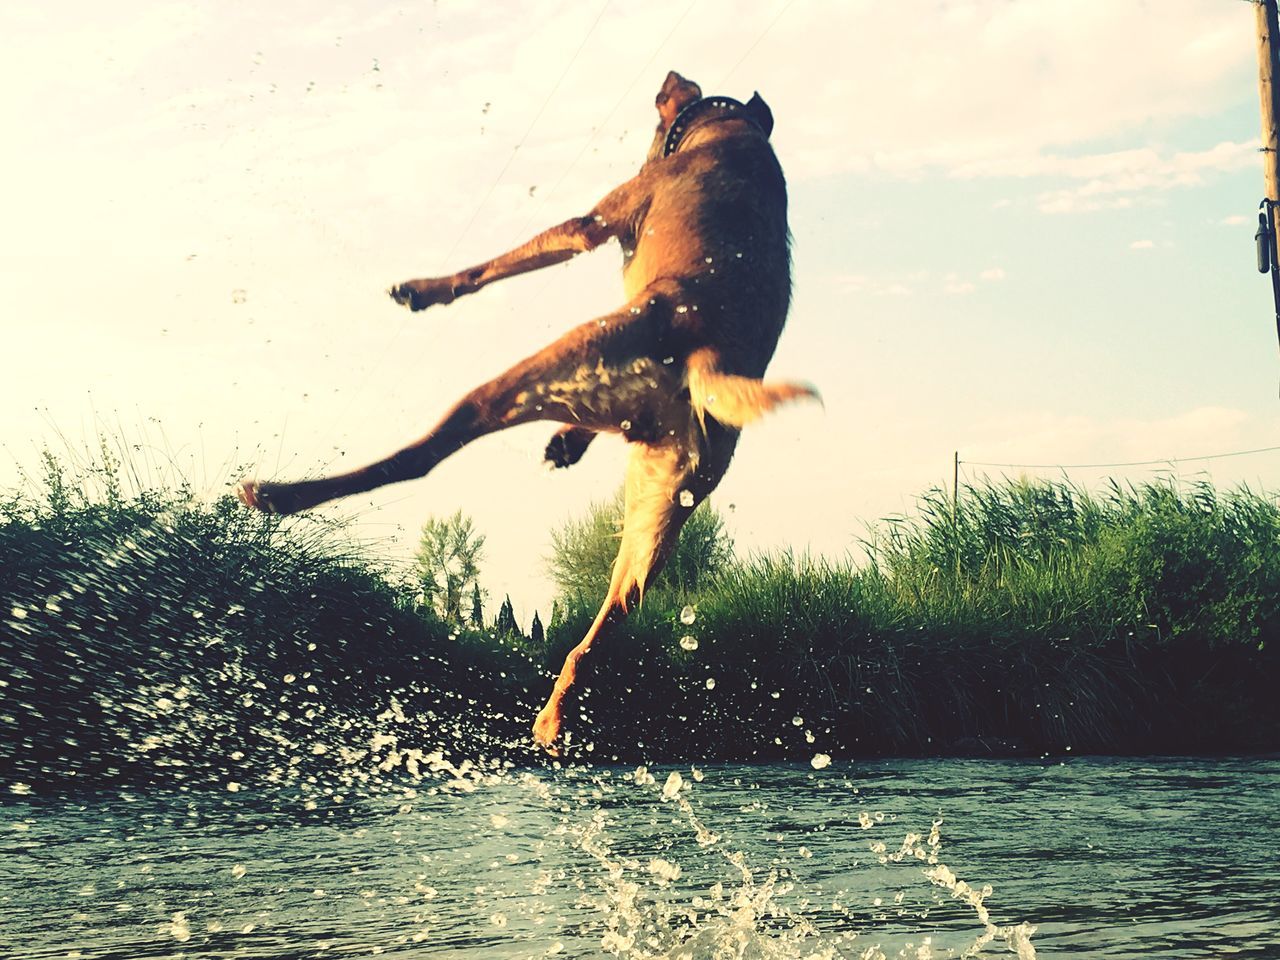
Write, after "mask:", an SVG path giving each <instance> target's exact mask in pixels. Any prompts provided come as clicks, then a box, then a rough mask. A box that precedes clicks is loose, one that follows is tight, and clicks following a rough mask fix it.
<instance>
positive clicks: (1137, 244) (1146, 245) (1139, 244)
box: [1129, 240, 1155, 250]
mask: <svg viewBox="0 0 1280 960" xmlns="http://www.w3.org/2000/svg"><path fill="white" fill-rule="evenodd" d="M1154 246H1155V243H1153V242H1152V241H1150V240H1135V241H1133V243H1131V244H1129V249H1130V250H1150V249H1151V248H1152V247H1154Z"/></svg>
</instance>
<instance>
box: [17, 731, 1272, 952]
mask: <svg viewBox="0 0 1280 960" xmlns="http://www.w3.org/2000/svg"><path fill="white" fill-rule="evenodd" d="M823 759H824V758H822V757H819V758H818V761H817V764H818V768H815V766H814V765H813V764H795V765H768V766H743V765H715V766H708V767H706V768H703V769H695V768H691V767H689V766H687V765H686V766H682V767H678V766H675V765H663V766H659V765H655V766H654V767H653V768H651V769H646V768H640V769H639V770H637V769H636V768H632V767H628V768H620V767H608V766H604V767H593V768H568V769H561V770H534V771H521V770H518V769H514V768H511V767H509V766H504V765H501V764H494V765H493V766H491V767H489V768H477V767H472V766H470V765H462V766H457V767H456V766H452V765H451V764H450V763H448V761H447V760H444V759H442V758H440V757H439V756H432V757H424V758H422V762H421V764H420V767H419V768H418V769H416V770H414V771H413V772H414V774H415V775H414V776H410V775H408V774H406V773H405V771H404V769H403V768H398V769H396V770H394V771H392V772H390V773H384V774H383V775H380V776H376V777H370V778H365V779H363V780H360V779H356V780H352V779H351V778H347V779H345V780H343V781H341V782H339V781H336V780H335V781H334V782H326V780H325V778H324V777H315V776H309V777H306V778H301V779H300V782H294V783H291V784H289V785H288V786H277V787H270V788H264V787H252V788H250V787H247V786H246V787H240V788H239V789H224V790H213V789H204V790H197V789H191V790H171V791H155V790H146V791H142V790H119V791H112V792H97V793H86V794H81V795H78V796H75V797H72V798H66V797H62V798H48V797H42V796H40V795H39V791H32V792H29V791H28V788H27V787H26V785H23V784H10V785H9V786H8V789H7V790H6V791H5V796H4V800H3V806H0V955H4V956H14V957H23V958H53V957H57V958H82V960H88V958H101V960H106V958H119V960H124V958H129V960H134V958H144V957H187V958H192V957H228V958H230V957H237V958H267V957H271V958H286V957H288V958H294V957H299V958H300V957H318V958H340V957H373V956H381V957H396V958H409V957H437V956H440V957H445V956H447V957H460V958H470V957H475V958H479V957H485V958H491V957H492V958H524V957H553V956H554V957H599V956H622V957H635V958H658V957H662V958H672V960H675V958H682V957H683V958H689V960H700V958H703V957H706V958H719V957H725V958H728V957H742V958H748V957H750V958H773V957H776V958H798V957H833V958H834V957H856V958H865V960H873V958H880V957H910V958H915V960H928V958H937V957H948V956H962V955H965V954H966V951H968V952H969V953H970V955H972V954H973V952H974V951H981V955H983V956H1001V955H1004V956H1018V957H1021V958H1028V957H1033V956H1034V957H1041V958H1043V957H1064V958H1065V957H1072V958H1075V957H1107V958H1127V957H1144V958H1145V957H1164V958H1170V960H1192V958H1200V957H1204V958H1208V957H1215V958H1217V957H1228V956H1230V957H1257V958H1262V957H1267V958H1276V957H1280V906H1278V904H1280V886H1278V885H1277V867H1278V866H1280V859H1278V857H1277V850H1280V826H1277V819H1276V811H1277V810H1278V809H1280V761H1277V760H1258V759H1225V760H1224V759H1209V760H1206V759H1166V758H1162V759H1150V758H1139V759H1090V758H1078V759H1071V760H1068V761H1066V762H1060V761H1057V760H1019V761H995V760H911V761H880V762H842V761H833V762H831V763H830V764H829V765H827V766H822V762H823ZM411 766H412V765H411Z"/></svg>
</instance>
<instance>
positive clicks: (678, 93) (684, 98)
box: [653, 70, 702, 127]
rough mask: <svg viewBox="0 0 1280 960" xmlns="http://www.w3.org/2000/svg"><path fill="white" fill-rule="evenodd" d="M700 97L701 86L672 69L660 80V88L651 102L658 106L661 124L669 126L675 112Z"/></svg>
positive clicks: (674, 116)
mask: <svg viewBox="0 0 1280 960" xmlns="http://www.w3.org/2000/svg"><path fill="white" fill-rule="evenodd" d="M700 99H702V88H701V87H700V86H698V85H697V84H696V83H694V82H693V81H692V80H686V79H685V78H684V77H682V76H680V74H678V73H676V72H675V71H674V70H672V71H671V72H670V73H668V74H667V79H666V80H664V81H662V89H661V90H659V91H658V95H657V96H656V97H654V99H653V104H654V106H656V107H657V108H658V114H659V116H661V117H662V123H663V125H664V126H668V127H669V126H671V121H672V120H674V119H675V118H676V114H677V113H679V112H680V111H681V110H683V109H684V108H685V107H687V106H688V105H689V104H691V103H693V101H695V100H700Z"/></svg>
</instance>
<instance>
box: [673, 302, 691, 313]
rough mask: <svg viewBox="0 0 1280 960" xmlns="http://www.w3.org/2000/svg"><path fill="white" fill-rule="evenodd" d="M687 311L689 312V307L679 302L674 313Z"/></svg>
mask: <svg viewBox="0 0 1280 960" xmlns="http://www.w3.org/2000/svg"><path fill="white" fill-rule="evenodd" d="M688 312H689V308H688V307H687V306H685V305H684V304H683V303H682V304H680V305H679V306H678V307H676V313H688Z"/></svg>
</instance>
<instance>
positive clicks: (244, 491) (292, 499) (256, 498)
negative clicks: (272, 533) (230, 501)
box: [236, 480, 305, 514]
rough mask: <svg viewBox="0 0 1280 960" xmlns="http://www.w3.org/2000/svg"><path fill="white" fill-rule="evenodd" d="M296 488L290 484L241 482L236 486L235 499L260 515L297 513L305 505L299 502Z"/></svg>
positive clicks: (255, 481) (254, 481)
mask: <svg viewBox="0 0 1280 960" xmlns="http://www.w3.org/2000/svg"><path fill="white" fill-rule="evenodd" d="M296 487H297V485H296V484H291V483H259V482H258V481H257V480H242V481H240V482H239V483H238V484H236V497H237V498H238V499H239V501H240V502H241V503H243V504H244V505H245V506H246V507H248V508H249V509H251V510H258V511H260V512H262V513H276V514H290V513H297V512H298V511H299V510H302V509H304V507H305V505H304V504H302V503H300V502H299V500H298V497H297V491H296Z"/></svg>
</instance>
